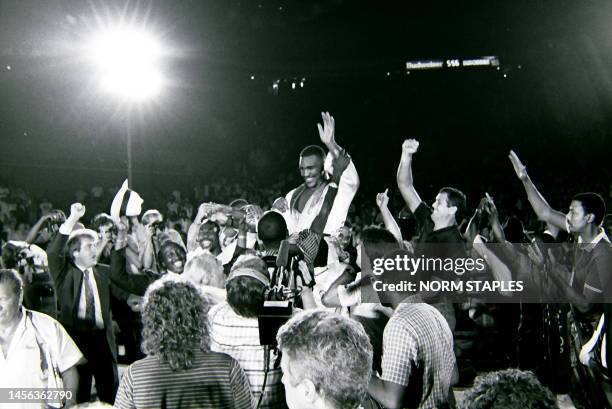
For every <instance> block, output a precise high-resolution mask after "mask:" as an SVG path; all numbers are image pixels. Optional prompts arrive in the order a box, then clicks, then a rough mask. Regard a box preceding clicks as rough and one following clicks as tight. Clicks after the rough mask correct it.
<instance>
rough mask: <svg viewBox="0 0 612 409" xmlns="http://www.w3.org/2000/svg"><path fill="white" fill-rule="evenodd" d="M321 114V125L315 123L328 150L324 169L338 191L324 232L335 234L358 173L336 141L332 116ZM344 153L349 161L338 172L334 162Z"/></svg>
mask: <svg viewBox="0 0 612 409" xmlns="http://www.w3.org/2000/svg"><path fill="white" fill-rule="evenodd" d="M321 116H322V117H323V125H321V124H317V128H318V129H319V137H320V138H321V142H323V144H325V146H326V147H327V149H328V150H329V155H328V158H326V160H325V164H324V166H325V171H326V172H328V173H331V174H332V182H333V183H335V184H336V185H337V187H338V193H337V194H336V197H335V199H334V200H333V204H332V207H331V209H330V213H329V216H328V220H327V224H326V225H325V230H324V232H325V233H326V234H335V233H336V232H337V231H338V229H340V227H342V226H343V225H344V221H345V220H346V215H347V214H348V210H349V207H350V206H351V202H352V201H353V198H354V197H355V194H356V193H357V189H358V188H359V175H358V174H357V169H356V168H355V164H354V163H353V161H352V160H350V156H348V155H347V154H346V152H345V151H344V150H343V149H342V148H341V147H340V146H339V145H338V144H337V143H336V139H335V126H336V124H335V121H334V118H333V117H332V116H331V115H330V114H329V113H328V112H323V113H321ZM344 155H346V156H347V157H348V158H349V162H348V164H347V165H346V166H344V169H343V170H342V172H339V173H338V170H333V168H334V167H335V166H336V164H335V163H334V162H336V161H337V160H338V159H339V158H340V157H341V156H344ZM330 159H331V161H330ZM330 165H331V166H330ZM330 168H331V169H330ZM334 175H335V176H337V178H336V179H334ZM288 200H289V199H288Z"/></svg>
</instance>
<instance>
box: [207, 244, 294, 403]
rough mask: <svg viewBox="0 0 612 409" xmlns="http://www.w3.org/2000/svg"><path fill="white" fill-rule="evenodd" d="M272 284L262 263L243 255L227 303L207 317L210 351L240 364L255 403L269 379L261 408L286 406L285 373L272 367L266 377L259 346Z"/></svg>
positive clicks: (232, 276)
mask: <svg viewBox="0 0 612 409" xmlns="http://www.w3.org/2000/svg"><path fill="white" fill-rule="evenodd" d="M269 285H270V278H269V275H268V270H267V266H266V263H265V262H264V261H263V260H261V259H260V258H258V257H255V256H241V257H240V258H238V260H236V263H235V264H234V266H233V268H232V272H231V273H230V275H229V277H228V280H227V284H226V289H227V302H224V303H221V304H217V305H216V306H214V307H213V308H211V310H210V312H209V314H208V317H209V321H210V327H211V328H210V332H211V349H212V350H213V351H217V352H224V353H226V354H228V355H230V356H231V357H232V358H234V359H236V360H237V361H238V362H239V363H240V366H241V367H242V368H243V369H244V371H245V373H246V375H247V377H248V379H249V383H250V385H251V391H252V392H253V395H254V398H255V400H256V401H258V400H259V399H260V395H261V394H262V388H263V383H264V377H265V378H266V385H265V391H263V394H264V395H263V398H262V400H261V406H260V408H279V407H280V408H282V407H285V391H284V389H283V385H282V383H281V378H282V372H281V370H280V369H278V368H274V365H270V370H269V371H268V374H267V377H266V375H265V371H264V362H265V356H264V353H265V350H264V347H263V346H262V345H260V343H259V324H258V321H257V314H259V312H260V309H261V307H262V306H263V303H264V292H265V290H266V288H267V287H268V286H269ZM271 362H274V359H271Z"/></svg>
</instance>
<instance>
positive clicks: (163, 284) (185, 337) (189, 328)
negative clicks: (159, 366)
mask: <svg viewBox="0 0 612 409" xmlns="http://www.w3.org/2000/svg"><path fill="white" fill-rule="evenodd" d="M208 309H209V305H208V302H207V301H206V299H205V298H204V297H202V295H201V293H200V292H199V290H198V289H197V288H196V287H195V286H194V285H193V284H192V283H190V282H188V281H186V280H184V279H181V278H179V277H174V276H164V277H162V278H160V279H159V280H157V281H156V282H154V283H153V284H151V285H150V286H149V288H148V289H147V292H146V294H145V297H144V307H143V310H142V324H143V328H142V338H143V341H142V349H143V351H144V352H145V353H146V354H149V355H156V356H159V358H160V359H161V361H162V362H167V363H168V365H170V368H171V369H172V370H173V371H178V370H185V369H189V368H191V367H192V366H193V359H194V355H195V352H196V351H197V350H198V349H199V350H201V351H204V352H208V351H210V331H209V327H208V319H207V314H208Z"/></svg>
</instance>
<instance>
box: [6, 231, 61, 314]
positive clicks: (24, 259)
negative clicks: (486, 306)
mask: <svg viewBox="0 0 612 409" xmlns="http://www.w3.org/2000/svg"><path fill="white" fill-rule="evenodd" d="M40 253H42V254H40ZM43 257H45V255H44V253H43V251H42V249H40V248H38V247H37V246H34V245H29V244H28V243H25V242H17V241H9V242H7V243H6V244H5V245H4V246H3V248H2V263H3V265H4V267H5V268H12V269H15V270H17V272H18V273H19V275H20V276H21V278H22V280H23V284H24V297H23V304H24V306H25V307H27V308H29V309H32V310H35V311H39V312H42V313H45V314H47V315H49V316H51V317H56V316H57V306H56V299H55V287H54V285H53V280H52V278H51V274H50V273H49V268H48V267H47V266H46V265H45V262H44V258H43Z"/></svg>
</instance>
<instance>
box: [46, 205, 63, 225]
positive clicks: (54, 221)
mask: <svg viewBox="0 0 612 409" xmlns="http://www.w3.org/2000/svg"><path fill="white" fill-rule="evenodd" d="M65 221H66V214H65V213H64V212H63V211H61V210H60V209H53V210H51V211H50V212H49V214H48V215H47V224H49V225H60V224H62V223H64V222H65Z"/></svg>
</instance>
